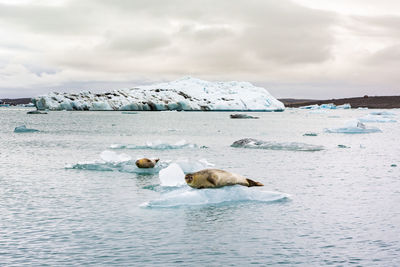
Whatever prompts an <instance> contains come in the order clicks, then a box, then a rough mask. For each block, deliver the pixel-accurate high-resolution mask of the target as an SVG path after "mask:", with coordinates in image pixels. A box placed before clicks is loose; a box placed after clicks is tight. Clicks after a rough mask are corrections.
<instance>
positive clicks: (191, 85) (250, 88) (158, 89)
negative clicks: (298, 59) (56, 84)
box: [32, 77, 285, 111]
mask: <svg viewBox="0 0 400 267" xmlns="http://www.w3.org/2000/svg"><path fill="white" fill-rule="evenodd" d="M32 101H33V103H34V104H35V106H36V108H37V109H39V110H44V109H49V110H120V111H122V110H124V111H128V110H134V111H137V110H158V111H162V110H199V111H201V110H259V111H283V110H284V109H285V106H284V105H283V103H282V102H280V101H279V100H277V99H276V98H275V97H273V96H272V95H271V94H270V93H269V92H268V91H267V90H266V89H265V88H262V87H256V86H254V85H252V84H251V83H248V82H208V81H203V80H200V79H196V78H192V77H185V78H182V79H179V80H176V81H173V82H167V83H160V84H154V85H148V86H140V87H136V88H132V89H119V90H114V91H111V92H107V93H101V94H98V93H96V94H95V93H91V92H87V91H86V92H80V93H77V94H73V93H56V92H53V93H50V94H47V95H42V96H38V97H35V98H34V99H33V100H32Z"/></svg>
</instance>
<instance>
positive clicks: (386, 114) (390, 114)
mask: <svg viewBox="0 0 400 267" xmlns="http://www.w3.org/2000/svg"><path fill="white" fill-rule="evenodd" d="M369 114H371V115H378V116H395V115H396V114H395V113H393V112H390V111H386V110H384V111H381V110H377V111H372V112H371V113H369Z"/></svg>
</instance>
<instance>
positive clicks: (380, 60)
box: [366, 43, 400, 68]
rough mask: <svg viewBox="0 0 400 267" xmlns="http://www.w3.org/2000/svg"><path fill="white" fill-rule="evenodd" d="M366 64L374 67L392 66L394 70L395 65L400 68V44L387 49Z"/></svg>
mask: <svg viewBox="0 0 400 267" xmlns="http://www.w3.org/2000/svg"><path fill="white" fill-rule="evenodd" d="M366 63H368V64H374V65H379V66H382V65H390V67H391V68H393V67H394V66H393V64H395V65H397V68H398V67H400V43H399V44H397V45H392V46H388V47H385V48H384V49H381V50H379V51H377V52H375V53H373V54H372V55H371V56H370V57H369V58H367V60H366Z"/></svg>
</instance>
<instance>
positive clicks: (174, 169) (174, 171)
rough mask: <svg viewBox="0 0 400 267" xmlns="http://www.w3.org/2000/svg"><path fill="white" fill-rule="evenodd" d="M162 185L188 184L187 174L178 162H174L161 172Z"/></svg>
mask: <svg viewBox="0 0 400 267" xmlns="http://www.w3.org/2000/svg"><path fill="white" fill-rule="evenodd" d="M159 178H160V182H161V183H160V184H161V186H180V185H184V184H186V182H185V174H184V173H183V171H182V169H181V167H179V165H178V164H176V163H172V164H170V165H169V166H168V167H167V168H165V169H162V170H161V171H160V173H159Z"/></svg>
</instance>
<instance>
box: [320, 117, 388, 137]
mask: <svg viewBox="0 0 400 267" xmlns="http://www.w3.org/2000/svg"><path fill="white" fill-rule="evenodd" d="M325 132H327V133H345V134H361V133H376V132H381V130H380V129H379V128H377V127H373V126H369V127H367V126H366V125H365V124H364V123H362V122H360V121H359V120H351V121H348V122H347V123H345V125H344V127H341V128H329V129H325Z"/></svg>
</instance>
